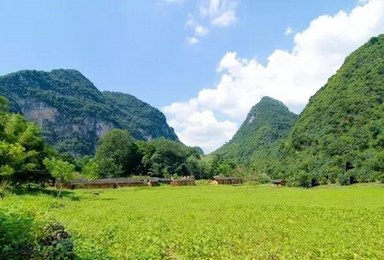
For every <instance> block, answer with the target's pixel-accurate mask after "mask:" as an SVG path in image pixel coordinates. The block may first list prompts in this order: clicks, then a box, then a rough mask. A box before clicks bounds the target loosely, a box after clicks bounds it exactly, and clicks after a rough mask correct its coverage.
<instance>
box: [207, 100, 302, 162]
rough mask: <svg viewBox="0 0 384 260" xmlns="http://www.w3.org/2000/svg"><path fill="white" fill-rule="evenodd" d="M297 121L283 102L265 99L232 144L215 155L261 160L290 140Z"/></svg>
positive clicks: (228, 144) (251, 111) (250, 114)
mask: <svg viewBox="0 0 384 260" xmlns="http://www.w3.org/2000/svg"><path fill="white" fill-rule="evenodd" d="M296 117H297V116H296V115H295V114H294V113H292V112H290V111H289V109H288V108H287V107H286V106H285V105H284V104H283V103H282V102H280V101H278V100H276V99H273V98H271V97H267V96H266V97H263V98H261V100H260V101H259V103H257V104H256V105H254V106H253V107H252V108H251V110H250V111H249V113H248V115H247V118H246V119H245V121H244V122H243V124H242V125H241V127H240V128H239V130H238V131H237V132H236V134H235V135H234V136H233V138H232V140H231V141H229V142H228V143H226V144H225V145H224V146H222V147H221V148H219V149H218V150H216V151H215V152H214V153H213V154H220V155H221V156H222V157H224V158H228V159H233V160H235V161H237V162H247V161H252V160H257V159H258V158H259V157H260V156H261V154H262V153H263V151H265V150H266V149H269V148H270V147H271V146H275V148H276V147H277V146H276V145H274V144H275V143H276V142H278V141H279V140H280V139H281V138H283V137H285V136H286V134H287V133H288V131H289V129H290V128H291V126H292V125H293V122H294V121H295V119H296ZM275 148H273V149H275ZM275 150H276V149H275Z"/></svg>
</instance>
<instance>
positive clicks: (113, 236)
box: [0, 185, 384, 259]
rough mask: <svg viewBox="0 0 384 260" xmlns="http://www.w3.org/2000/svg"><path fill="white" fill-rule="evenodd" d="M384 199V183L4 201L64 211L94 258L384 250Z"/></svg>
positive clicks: (337, 254)
mask: <svg viewBox="0 0 384 260" xmlns="http://www.w3.org/2000/svg"><path fill="white" fill-rule="evenodd" d="M383 201H384V187H383V186H381V185H354V186H350V187H340V186H325V187H319V188H315V189H299V188H275V187H272V186H270V185H258V186H253V185H242V186H197V187H169V186H163V187H156V188H123V189H116V190H100V191H99V195H94V194H91V193H90V191H88V190H80V191H75V193H73V194H71V195H70V196H68V197H65V198H63V199H57V198H52V197H49V196H47V195H39V196H30V195H24V196H10V197H8V198H6V199H5V200H3V201H2V202H0V206H1V205H2V206H6V207H10V206H11V205H13V207H17V208H25V209H32V210H33V211H35V212H44V213H47V214H48V215H50V216H52V217H53V218H55V219H57V220H59V221H60V222H62V223H63V224H64V225H65V226H66V227H67V228H68V229H69V230H70V231H71V232H72V233H73V235H74V238H75V243H76V245H77V248H78V249H77V250H78V253H79V254H80V255H81V254H83V256H84V257H86V258H87V257H88V258H91V257H97V256H99V257H100V258H105V257H106V256H107V255H109V256H111V257H114V258H117V259H161V258H165V259H167V258H171V259H172V258H173V259H313V258H331V259H340V258H341V259H353V258H359V257H361V258H364V259H365V258H368V259H370V258H377V259H380V258H381V259H383V258H384V253H383V248H384V238H383V236H382V234H384V204H383ZM84 248H87V249H89V248H91V249H92V250H91V252H93V253H94V255H93V256H92V255H89V253H88V254H87V255H85V253H83V251H84V250H82V249H84ZM85 251H86V250H85ZM85 251H84V252H85ZM88 251H89V250H88Z"/></svg>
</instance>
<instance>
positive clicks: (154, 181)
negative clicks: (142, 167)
mask: <svg viewBox="0 0 384 260" xmlns="http://www.w3.org/2000/svg"><path fill="white" fill-rule="evenodd" d="M147 185H148V187H156V186H160V182H159V181H158V180H157V179H149V180H147Z"/></svg>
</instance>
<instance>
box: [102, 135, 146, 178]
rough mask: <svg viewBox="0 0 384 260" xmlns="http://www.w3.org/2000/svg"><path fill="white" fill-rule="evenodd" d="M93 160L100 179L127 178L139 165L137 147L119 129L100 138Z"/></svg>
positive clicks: (128, 136)
mask: <svg viewBox="0 0 384 260" xmlns="http://www.w3.org/2000/svg"><path fill="white" fill-rule="evenodd" d="M95 160H96V162H97V164H98V165H99V167H100V174H101V176H102V177H123V176H129V175H130V174H132V173H134V172H135V171H136V169H137V167H138V165H139V163H140V157H139V154H138V148H137V145H136V144H135V143H134V141H133V139H132V138H131V137H130V135H129V133H128V132H127V131H124V130H120V129H113V130H111V131H109V132H107V133H106V134H105V135H104V136H102V138H101V139H100V144H99V147H98V148H97V151H96V156H95Z"/></svg>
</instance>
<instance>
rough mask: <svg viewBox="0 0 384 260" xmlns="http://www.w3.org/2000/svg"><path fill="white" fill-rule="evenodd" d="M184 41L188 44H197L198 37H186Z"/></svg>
mask: <svg viewBox="0 0 384 260" xmlns="http://www.w3.org/2000/svg"><path fill="white" fill-rule="evenodd" d="M186 41H187V43H188V44H189V45H193V44H197V43H198V42H199V39H197V38H196V37H187V39H186Z"/></svg>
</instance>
